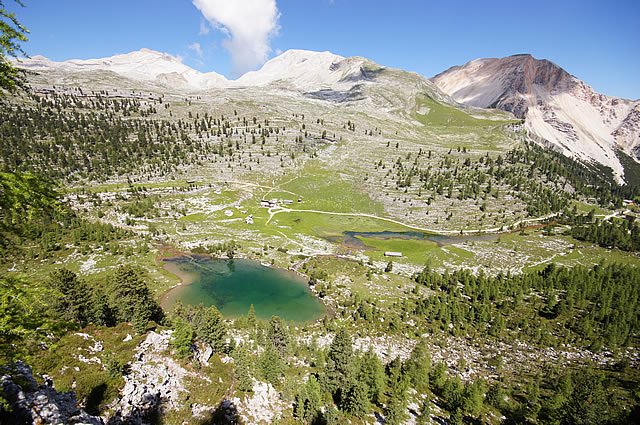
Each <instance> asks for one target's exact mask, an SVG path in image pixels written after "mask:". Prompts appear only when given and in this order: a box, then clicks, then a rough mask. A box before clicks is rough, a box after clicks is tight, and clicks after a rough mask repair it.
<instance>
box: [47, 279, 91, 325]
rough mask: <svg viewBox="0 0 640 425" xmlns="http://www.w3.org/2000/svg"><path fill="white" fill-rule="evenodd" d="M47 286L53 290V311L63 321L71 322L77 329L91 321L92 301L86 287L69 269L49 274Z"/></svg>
mask: <svg viewBox="0 0 640 425" xmlns="http://www.w3.org/2000/svg"><path fill="white" fill-rule="evenodd" d="M49 285H50V286H51V287H52V288H53V289H54V291H55V295H54V304H53V305H54V309H55V311H56V313H57V314H58V315H59V317H60V318H62V319H63V320H68V321H72V322H75V323H77V324H78V326H79V327H83V326H84V325H86V324H87V323H88V322H89V321H90V320H91V319H92V317H91V313H92V305H91V304H92V302H91V301H92V299H91V293H90V292H89V288H88V287H87V285H86V284H85V283H84V282H83V281H82V280H80V278H78V276H77V275H76V274H75V273H73V272H72V271H70V270H69V269H66V268H62V269H58V270H56V271H54V272H53V273H51V275H50V277H49Z"/></svg>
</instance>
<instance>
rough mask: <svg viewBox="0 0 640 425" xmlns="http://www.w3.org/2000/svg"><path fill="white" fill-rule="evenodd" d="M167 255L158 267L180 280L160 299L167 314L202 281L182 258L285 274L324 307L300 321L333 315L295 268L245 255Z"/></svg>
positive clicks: (228, 316)
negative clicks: (244, 264) (249, 265)
mask: <svg viewBox="0 0 640 425" xmlns="http://www.w3.org/2000/svg"><path fill="white" fill-rule="evenodd" d="M163 254H164V255H163ZM166 254H167V252H166V251H165V252H160V253H159V255H158V256H157V262H158V265H159V266H160V267H162V269H163V270H164V271H166V272H167V273H170V274H171V275H173V276H176V277H178V278H179V279H180V283H178V284H176V285H173V286H172V287H170V288H168V289H167V290H166V291H165V292H164V293H163V294H162V295H161V296H160V297H159V304H160V306H161V307H162V309H163V310H164V311H165V312H169V311H170V310H171V306H172V305H173V304H174V303H175V301H176V300H177V299H179V297H180V293H181V292H182V291H186V290H187V288H188V287H189V286H191V285H192V284H193V283H194V282H197V281H198V280H199V279H200V277H199V275H198V273H197V272H196V273H189V272H188V271H185V270H184V269H183V267H181V266H180V265H179V260H180V259H181V258H182V259H186V260H187V261H188V260H189V259H192V260H196V261H197V260H198V259H200V260H210V261H220V262H225V263H227V264H228V263H229V262H230V261H234V260H238V261H243V262H245V261H246V262H248V263H252V264H254V265H255V266H260V267H265V268H268V269H270V270H273V271H276V272H281V273H284V274H286V275H288V276H289V279H293V280H295V281H297V284H299V285H301V287H303V288H304V290H305V291H306V292H307V293H308V294H309V295H310V296H311V297H312V298H313V299H315V300H316V302H317V303H319V305H320V306H321V307H322V310H323V311H324V314H322V315H321V316H320V317H316V318H315V319H310V320H301V321H300V322H301V323H303V322H316V321H319V320H322V319H323V318H324V316H325V315H326V314H329V315H330V316H331V315H332V312H333V309H332V308H331V307H330V306H328V305H327V304H326V303H325V302H324V300H323V299H322V298H320V297H319V296H318V292H317V290H316V289H315V288H314V287H313V286H310V285H309V284H308V281H309V278H308V276H307V275H305V274H303V273H300V272H299V271H298V270H296V269H295V268H285V267H279V266H276V265H274V264H272V263H270V262H264V261H261V260H259V259H253V258H247V257H246V256H244V255H238V256H234V258H228V257H226V256H221V257H217V256H214V255H211V254H207V253H193V252H179V251H178V250H175V249H174V248H171V249H170V250H169V255H166ZM171 260H178V261H175V262H174V261H171ZM199 285H200V284H199ZM185 295H186V294H185ZM187 296H188V295H187ZM257 303H258V301H257V302H256V303H254V304H256V305H257ZM190 304H192V303H190ZM247 310H248V309H247ZM221 312H222V311H221ZM223 315H225V316H226V318H227V319H234V318H236V317H240V316H241V315H242V314H239V315H236V314H228V313H223Z"/></svg>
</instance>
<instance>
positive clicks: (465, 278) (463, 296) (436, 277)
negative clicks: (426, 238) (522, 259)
mask: <svg viewBox="0 0 640 425" xmlns="http://www.w3.org/2000/svg"><path fill="white" fill-rule="evenodd" d="M415 279H416V281H417V282H418V283H420V284H425V285H429V286H430V287H431V288H433V289H440V290H441V291H440V292H438V293H437V294H436V295H435V296H430V297H428V298H425V299H422V300H418V302H417V303H416V306H415V309H414V314H416V315H418V316H420V317H423V318H424V319H426V320H427V321H429V322H435V323H440V324H441V327H442V328H446V326H448V325H449V324H452V325H453V326H454V327H456V328H458V327H460V328H462V327H464V328H467V329H474V330H475V331H476V332H480V333H484V332H488V334H490V335H496V336H497V335H501V334H502V333H503V332H504V331H505V330H509V329H519V331H518V332H519V333H518V337H519V338H523V339H527V338H529V339H533V340H534V342H536V343H538V342H543V343H544V341H545V340H544V339H542V336H543V335H544V334H543V333H542V332H541V331H544V330H545V329H550V328H553V327H554V326H557V324H558V323H560V324H561V326H562V328H564V329H565V330H564V331H563V332H562V333H563V334H565V335H567V336H571V337H573V339H576V340H578V341H582V343H583V344H584V345H585V346H595V345H594V344H596V343H598V342H599V343H600V345H603V344H606V345H607V346H608V347H618V346H621V345H623V344H627V343H628V342H629V341H630V339H631V338H633V337H634V336H637V335H638V333H639V332H640V303H639V301H640V270H639V269H638V268H637V267H635V266H632V265H624V264H602V265H596V266H595V267H593V268H592V269H587V268H585V267H582V266H576V267H572V268H565V267H556V266H555V265H554V264H550V265H548V266H547V267H546V268H544V269H543V270H539V271H532V272H526V273H523V274H519V275H510V274H507V275H504V274H502V273H499V274H498V275H496V276H493V277H491V276H486V275H484V274H483V273H480V274H478V275H473V274H471V273H470V272H469V271H467V270H456V271H455V272H453V273H451V274H449V273H446V272H445V273H444V274H438V273H434V272H431V271H430V270H429V269H428V268H425V270H424V271H423V272H422V273H419V274H418V275H416V277H415ZM533 294H544V295H545V297H544V298H545V300H546V302H544V303H541V302H540V301H539V297H538V296H532V295H533ZM523 305H524V306H525V307H526V308H528V309H531V310H533V311H534V312H537V313H538V314H537V315H532V316H530V317H529V318H528V319H527V321H526V322H525V321H523V320H522V318H521V315H520V314H512V312H514V311H516V310H517V309H519V308H522V306H523ZM487 325H490V326H488V327H487ZM567 331H568V332H567ZM547 333H548V332H547ZM550 341H552V340H550Z"/></svg>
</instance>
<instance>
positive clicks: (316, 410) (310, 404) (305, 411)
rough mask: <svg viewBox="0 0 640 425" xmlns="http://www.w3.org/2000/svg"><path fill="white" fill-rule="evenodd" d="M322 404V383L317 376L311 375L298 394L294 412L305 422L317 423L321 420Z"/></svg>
mask: <svg viewBox="0 0 640 425" xmlns="http://www.w3.org/2000/svg"><path fill="white" fill-rule="evenodd" d="M321 406H322V394H321V392H320V384H319V383H318V380H317V379H316V377H315V376H313V375H310V376H309V379H308V380H307V383H306V384H305V385H303V386H302V387H301V389H300V391H299V392H298V394H296V399H295V406H294V409H293V414H294V416H295V417H296V418H298V419H301V420H302V421H304V422H305V423H308V424H315V423H318V422H319V419H320V416H321V412H320V407H321Z"/></svg>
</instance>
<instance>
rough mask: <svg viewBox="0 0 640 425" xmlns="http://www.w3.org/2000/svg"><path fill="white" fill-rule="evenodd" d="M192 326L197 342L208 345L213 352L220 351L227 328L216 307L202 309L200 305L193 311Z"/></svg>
mask: <svg viewBox="0 0 640 425" xmlns="http://www.w3.org/2000/svg"><path fill="white" fill-rule="evenodd" d="M192 324H193V329H194V330H195V333H196V336H197V337H198V339H199V340H201V341H203V342H205V343H206V344H209V345H210V346H211V347H212V348H213V349H214V350H215V351H218V352H219V351H221V350H222V348H223V345H224V342H225V337H226V335H227V328H226V325H225V323H224V320H223V319H222V315H221V314H220V312H219V311H218V309H217V308H216V306H214V305H212V306H210V307H204V306H203V305H202V304H200V305H199V306H198V307H196V309H195V314H193V319H192Z"/></svg>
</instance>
